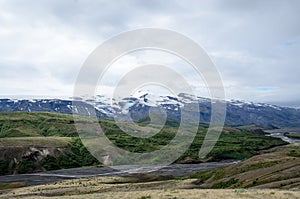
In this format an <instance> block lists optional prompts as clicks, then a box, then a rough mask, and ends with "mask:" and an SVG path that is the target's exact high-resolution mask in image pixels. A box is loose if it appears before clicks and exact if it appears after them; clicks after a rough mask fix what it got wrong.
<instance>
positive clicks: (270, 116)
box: [0, 92, 300, 129]
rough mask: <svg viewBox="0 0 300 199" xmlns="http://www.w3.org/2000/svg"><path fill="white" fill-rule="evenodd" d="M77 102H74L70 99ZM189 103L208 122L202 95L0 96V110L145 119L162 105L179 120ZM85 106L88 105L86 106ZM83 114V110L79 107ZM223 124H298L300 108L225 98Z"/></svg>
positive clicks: (207, 103)
mask: <svg viewBox="0 0 300 199" xmlns="http://www.w3.org/2000/svg"><path fill="white" fill-rule="evenodd" d="M73 102H76V103H73ZM191 103H199V110H200V111H199V112H197V113H196V114H199V116H200V122H210V118H211V107H212V106H211V103H212V100H211V99H209V98H204V97H197V98H196V99H195V98H194V97H193V96H191V95H189V94H186V93H181V94H179V95H178V96H177V97H174V96H167V95H166V96H155V95H153V94H151V93H148V92H140V93H139V94H138V95H136V96H130V97H127V98H122V99H112V100H110V99H109V98H108V97H105V96H103V95H97V96H96V97H94V98H90V99H86V98H72V99H68V100H65V99H30V100H29V99H0V112H57V113H64V114H72V113H73V111H74V112H75V113H78V110H82V109H85V110H86V111H85V112H86V113H85V115H86V116H89V115H90V113H89V109H90V108H93V109H95V112H96V116H97V117H98V118H101V119H112V118H113V117H114V116H115V115H117V114H121V115H122V114H128V113H129V114H130V115H131V117H132V118H133V120H134V121H144V120H145V119H147V117H148V116H149V110H150V108H151V107H160V108H163V110H164V111H165V113H166V114H167V117H168V119H170V120H173V121H180V118H181V116H180V115H181V112H180V110H181V108H182V107H183V106H186V105H187V104H191ZM87 107H88V108H87ZM81 114H82V111H81ZM225 124H226V125H229V126H245V125H252V124H255V125H258V126H261V127H262V128H264V129H270V128H271V129H272V128H273V129H275V128H284V127H300V109H295V108H289V107H280V106H276V105H271V104H265V103H253V102H246V101H240V100H227V101H226V119H225Z"/></svg>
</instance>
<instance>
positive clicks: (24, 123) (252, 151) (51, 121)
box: [0, 112, 286, 170]
mask: <svg viewBox="0 0 300 199" xmlns="http://www.w3.org/2000/svg"><path fill="white" fill-rule="evenodd" d="M76 118H77V122H78V125H81V126H83V127H86V128H84V130H85V133H89V134H90V133H91V132H92V134H94V135H96V134H95V129H92V128H90V125H88V124H90V123H95V122H96V123H99V124H100V125H101V128H102V130H103V131H104V132H105V136H106V137H107V138H109V140H110V141H111V142H112V143H113V144H115V145H116V146H118V147H120V148H123V149H125V150H127V151H131V152H136V153H144V152H152V151H156V150H159V149H161V148H162V147H164V146H165V145H167V144H169V143H170V141H171V140H172V139H173V138H174V136H175V135H176V133H177V130H178V127H179V124H178V123H176V122H174V121H167V125H165V126H164V127H163V128H162V129H161V131H160V132H159V133H157V134H155V135H154V136H152V137H150V138H138V137H134V136H131V135H129V134H126V133H125V132H123V131H122V130H121V129H120V128H119V127H118V126H117V124H116V123H115V122H114V121H110V120H97V119H88V118H84V117H79V116H78V117H76ZM125 126H126V128H127V129H128V130H129V131H133V130H134V129H133V126H132V125H131V124H126V125H125ZM142 126H143V125H142ZM144 128H145V127H144ZM146 128H147V129H148V130H149V131H154V129H152V128H151V127H146ZM207 128H208V124H205V123H200V125H199V128H198V131H197V133H196V135H195V138H194V140H193V142H192V144H191V145H190V147H189V148H188V150H187V151H186V152H185V153H183V154H182V155H181V157H179V159H178V160H177V162H178V163H181V162H184V161H185V160H186V159H192V160H197V161H219V160H225V159H237V160H244V159H247V158H249V157H252V156H254V155H257V154H259V152H260V151H261V150H263V149H268V148H270V147H273V146H278V145H284V144H286V143H285V142H284V141H282V140H281V139H279V138H273V137H266V136H263V135H257V134H255V133H253V132H251V131H247V130H241V129H234V128H229V127H225V128H224V130H223V132H222V134H221V136H220V138H219V140H218V141H217V143H216V145H215V147H214V148H213V150H212V151H211V152H210V153H209V154H208V156H207V158H206V159H199V157H198V153H199V149H200V148H201V145H202V142H203V140H204V137H205V135H206V132H207ZM187 133H189V132H187ZM71 138H72V139H71ZM92 140H93V139H92ZM30 146H35V147H56V148H59V147H65V148H68V151H69V152H70V153H68V154H60V155H59V156H60V157H58V156H53V155H52V156H51V155H50V156H49V157H47V158H46V160H45V161H44V162H47V164H46V165H47V166H46V168H47V169H48V170H51V169H58V168H71V167H78V166H89V164H90V165H95V162H96V161H95V159H94V158H93V157H92V156H91V154H90V153H89V152H88V151H87V149H86V148H85V147H84V146H83V144H82V143H81V141H80V140H79V138H78V133H77V130H76V127H75V124H74V118H73V117H72V115H64V114H57V113H24V112H14V113H1V114H0V149H1V147H2V148H5V147H23V148H26V147H30ZM123 158H124V159H127V158H129V159H130V158H131V157H123ZM90 160H92V161H90ZM118 161H122V159H119V160H118ZM153 161H154V162H155V161H156V160H155V159H154V160H153ZM50 162H52V163H53V164H51V163H50ZM58 162H63V164H62V163H58ZM5 165H6V163H5V164H3V165H2V167H4V166H5Z"/></svg>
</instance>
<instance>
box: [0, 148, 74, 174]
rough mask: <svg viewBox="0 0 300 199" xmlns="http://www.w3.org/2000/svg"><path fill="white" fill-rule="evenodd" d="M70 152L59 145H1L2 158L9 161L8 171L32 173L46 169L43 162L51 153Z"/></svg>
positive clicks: (55, 155) (0, 157)
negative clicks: (58, 146)
mask: <svg viewBox="0 0 300 199" xmlns="http://www.w3.org/2000/svg"><path fill="white" fill-rule="evenodd" d="M67 152H68V149H67V148H57V147H33V146H32V147H22V146H20V147H0V160H5V161H7V163H8V165H9V166H8V173H9V174H17V173H23V172H26V173H32V172H39V171H45V170H46V169H45V168H43V166H42V162H43V160H44V159H45V158H46V157H47V156H48V155H49V156H52V157H58V156H59V155H61V154H65V153H67Z"/></svg>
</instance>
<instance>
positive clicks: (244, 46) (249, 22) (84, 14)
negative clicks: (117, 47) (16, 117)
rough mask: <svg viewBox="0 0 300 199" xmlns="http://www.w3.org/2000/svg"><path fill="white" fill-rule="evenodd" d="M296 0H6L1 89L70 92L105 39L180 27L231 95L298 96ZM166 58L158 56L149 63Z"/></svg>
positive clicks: (279, 99) (0, 23) (0, 8)
mask: <svg viewBox="0 0 300 199" xmlns="http://www.w3.org/2000/svg"><path fill="white" fill-rule="evenodd" d="M299 4H300V3H299V1H292V0H291V1H280V0H275V1H268V0H267V1H251V2H244V1H243V2H241V1H235V0H233V1H230V2H226V3H225V2H224V1H218V0H214V1H196V0H191V1H183V0H178V1H158V0H157V1H156V0H153V1H135V0H127V1H126V0H123V1H116V2H112V1H82V0H76V1H73V0H67V1H58V0H54V1H30V0H29V1H18V0H12V1H5V0H3V1H1V2H0V44H1V45H0V64H1V65H0V83H1V87H0V93H1V94H2V95H12V94H13V95H17V94H28V95H39V94H41V93H42V94H44V93H53V95H62V94H68V95H69V94H71V93H72V91H73V90H72V88H73V85H74V82H75V79H76V76H77V74H78V72H79V70H80V66H81V64H82V63H83V61H84V60H85V59H86V58H87V56H88V54H89V53H90V52H91V51H92V50H93V49H94V48H95V47H96V46H98V45H99V44H100V43H101V42H103V41H104V40H105V39H108V38H110V37H111V36H113V35H115V34H118V33H120V32H122V31H126V30H130V29H135V28H142V27H157V28H167V29H171V30H175V31H178V32H180V33H182V34H185V35H187V36H189V37H190V38H192V39H193V40H195V41H196V42H198V43H199V44H200V45H202V46H203V47H204V48H205V49H206V50H207V51H208V53H209V55H211V57H212V59H213V61H214V62H215V63H216V65H217V67H218V69H219V71H220V73H221V76H222V79H223V80H224V84H225V88H226V93H227V96H228V97H229V98H239V99H246V100H252V101H262V102H264V101H265V102H266V101H268V102H272V101H273V102H276V103H283V102H284V101H293V102H294V101H297V100H298V101H299V100H300V91H299V90H300V89H299V86H298V85H300V82H299V81H300V80H299V77H298V74H299V72H300V69H299V64H300V59H299V56H298V54H299V51H300V21H299V20H298V19H299V18H300V13H299V12H298V8H299ZM131 59H135V58H133V57H132V58H131ZM162 60H163V58H162V57H159V56H154V58H153V60H152V61H155V62H157V61H162ZM127 61H128V63H131V62H130V60H127ZM131 61H133V60H131ZM133 62H134V61H133ZM169 64H171V63H169ZM122 72H123V70H118V71H117V73H122ZM115 73H116V72H115ZM117 73H116V74H117ZM29 80H30V81H29ZM259 87H275V88H278V89H275V90H272V91H259V90H257V88H259ZM275 99H276V101H275ZM293 104H294V103H293Z"/></svg>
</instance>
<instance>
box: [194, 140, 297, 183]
mask: <svg viewBox="0 0 300 199" xmlns="http://www.w3.org/2000/svg"><path fill="white" fill-rule="evenodd" d="M299 151H300V145H298V144H293V145H286V146H281V147H278V148H276V149H272V150H269V151H267V152H265V153H264V154H261V155H257V156H254V157H251V158H249V159H247V160H245V161H243V162H240V163H237V164H233V165H230V166H227V167H223V168H217V169H213V170H208V171H202V172H198V173H196V174H193V175H191V176H189V178H191V179H197V181H195V184H196V185H198V186H199V187H201V188H250V187H256V188H297V187H298V188H300V187H299V185H300V158H299V157H295V156H297V155H298V153H297V152H299ZM295 153H297V155H294V154H295Z"/></svg>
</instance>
